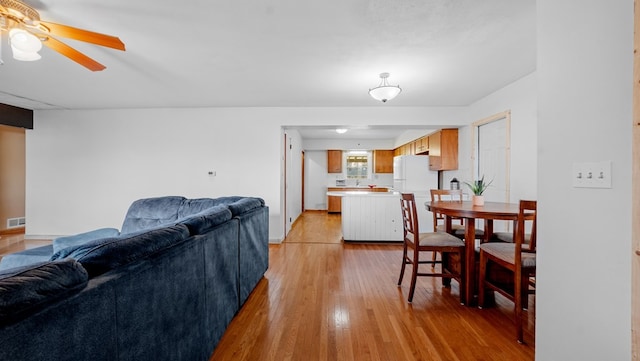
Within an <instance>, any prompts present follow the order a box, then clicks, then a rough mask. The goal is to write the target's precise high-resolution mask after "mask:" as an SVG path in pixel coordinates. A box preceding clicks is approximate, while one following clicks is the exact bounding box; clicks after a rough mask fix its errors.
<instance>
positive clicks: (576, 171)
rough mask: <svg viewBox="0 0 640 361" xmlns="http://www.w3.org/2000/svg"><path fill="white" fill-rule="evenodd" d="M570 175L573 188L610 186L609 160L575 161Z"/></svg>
mask: <svg viewBox="0 0 640 361" xmlns="http://www.w3.org/2000/svg"><path fill="white" fill-rule="evenodd" d="M571 169H572V172H571V176H572V178H573V182H572V184H573V187H575V188H611V161H610V160H609V161H602V162H575V163H573V165H572V167H571Z"/></svg>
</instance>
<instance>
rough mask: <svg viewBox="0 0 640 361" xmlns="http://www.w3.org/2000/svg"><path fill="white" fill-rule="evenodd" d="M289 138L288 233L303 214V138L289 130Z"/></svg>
mask: <svg viewBox="0 0 640 361" xmlns="http://www.w3.org/2000/svg"><path fill="white" fill-rule="evenodd" d="M285 136H286V137H287V146H286V147H285V149H286V150H287V157H286V158H287V169H286V173H287V188H286V192H287V197H286V199H287V207H286V210H287V216H286V218H285V224H286V226H287V231H286V233H287V234H288V233H289V231H290V230H291V226H292V225H293V222H295V220H296V219H297V218H298V216H300V214H301V213H302V138H301V137H300V133H299V132H298V131H296V130H292V129H289V130H287V131H286V132H285Z"/></svg>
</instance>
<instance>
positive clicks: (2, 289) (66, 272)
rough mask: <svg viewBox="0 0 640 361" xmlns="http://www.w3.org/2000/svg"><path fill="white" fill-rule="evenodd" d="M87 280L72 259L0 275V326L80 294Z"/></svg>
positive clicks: (83, 270)
mask: <svg viewBox="0 0 640 361" xmlns="http://www.w3.org/2000/svg"><path fill="white" fill-rule="evenodd" d="M87 280H88V275H87V271H86V270H85V269H84V268H83V267H82V266H81V265H80V263H78V262H77V261H76V260H73V259H65V260H59V261H54V262H39V263H36V264H32V265H29V266H25V267H16V268H12V269H8V270H5V271H2V272H0V325H6V324H9V323H12V322H14V321H17V320H19V319H21V318H22V317H23V316H26V315H30V314H32V313H33V312H35V311H36V310H37V309H40V308H43V307H44V306H46V305H48V304H51V303H53V302H55V301H58V300H60V299H62V298H64V297H68V296H69V295H71V294H74V293H77V292H80V290H82V289H83V288H84V287H85V286H86V285H87Z"/></svg>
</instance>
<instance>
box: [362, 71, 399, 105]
mask: <svg viewBox="0 0 640 361" xmlns="http://www.w3.org/2000/svg"><path fill="white" fill-rule="evenodd" d="M388 77H389V73H381V74H380V85H378V86H377V87H375V88H373V89H369V95H371V97H372V98H373V99H375V100H379V101H381V102H383V103H386V102H387V100H391V99H393V98H395V97H396V96H397V95H398V94H400V92H401V91H402V89H400V86H398V85H389V83H387V78H388Z"/></svg>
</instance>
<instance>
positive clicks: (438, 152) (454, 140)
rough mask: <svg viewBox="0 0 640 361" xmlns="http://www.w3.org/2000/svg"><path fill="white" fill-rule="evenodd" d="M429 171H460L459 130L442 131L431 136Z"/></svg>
mask: <svg viewBox="0 0 640 361" xmlns="http://www.w3.org/2000/svg"><path fill="white" fill-rule="evenodd" d="M429 169H431V170H455V169H458V129H441V130H439V131H437V132H435V133H433V134H430V135H429Z"/></svg>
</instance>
